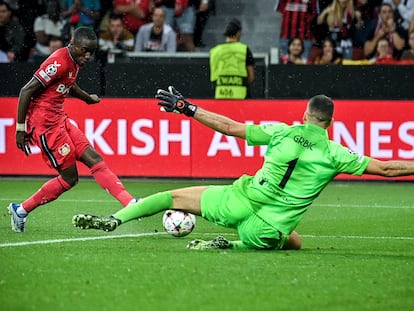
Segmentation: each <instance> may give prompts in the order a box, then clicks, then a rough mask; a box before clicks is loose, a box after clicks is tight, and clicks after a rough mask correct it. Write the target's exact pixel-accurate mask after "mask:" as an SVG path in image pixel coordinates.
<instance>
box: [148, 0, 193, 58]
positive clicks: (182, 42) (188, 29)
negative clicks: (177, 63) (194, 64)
mask: <svg viewBox="0 0 414 311" xmlns="http://www.w3.org/2000/svg"><path fill="white" fill-rule="evenodd" d="M156 4H157V6H161V7H163V8H164V10H165V13H166V19H165V22H166V23H167V24H168V25H170V26H171V28H172V29H174V30H175V31H176V32H177V34H178V36H177V39H178V44H177V49H178V50H183V51H186V52H194V51H195V45H194V28H195V20H196V16H195V11H194V7H193V6H192V5H191V3H190V0H157V1H156Z"/></svg>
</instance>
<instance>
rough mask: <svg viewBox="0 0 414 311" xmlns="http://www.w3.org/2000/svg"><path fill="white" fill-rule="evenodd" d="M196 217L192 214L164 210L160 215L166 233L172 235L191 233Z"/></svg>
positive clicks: (178, 235)
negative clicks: (161, 215)
mask: <svg viewBox="0 0 414 311" xmlns="http://www.w3.org/2000/svg"><path fill="white" fill-rule="evenodd" d="M195 223H196V218H195V216H194V215H193V214H190V213H187V212H183V211H178V210H166V211H165V213H164V216H163V217H162V224H163V226H164V228H165V231H167V233H168V234H170V235H172V236H174V237H183V236H186V235H188V234H190V233H191V231H193V229H194V227H195Z"/></svg>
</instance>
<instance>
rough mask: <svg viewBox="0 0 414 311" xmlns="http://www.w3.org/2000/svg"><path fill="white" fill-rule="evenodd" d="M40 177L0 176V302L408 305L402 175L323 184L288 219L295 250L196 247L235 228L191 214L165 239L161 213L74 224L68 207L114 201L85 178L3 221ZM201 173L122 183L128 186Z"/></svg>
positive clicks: (413, 302)
mask: <svg viewBox="0 0 414 311" xmlns="http://www.w3.org/2000/svg"><path fill="white" fill-rule="evenodd" d="M45 180H46V179H32V180H27V179H5V178H3V179H1V180H0V204H1V205H2V206H3V207H2V209H1V211H2V212H1V214H0V215H1V217H0V219H1V222H0V265H1V270H0V272H1V273H0V309H1V310H4V311H9V310H41V311H49V310H53V311H57V310H59V311H61V310H77V311H79V310H88V311H95V310H100V311H101V310H122V311H127V310H156V311H158V310H214V311H216V310H217V311H222V310H231V311H233V310H248V311H251V310H260V311H262V310H298V311H303V310H347V311H348V310H375V311H378V310H387V311H389V310H399V311H400V310H407V311H408V310H414V227H413V224H414V204H413V201H414V196H413V193H414V192H413V184H412V183H406V182H392V183H376V182H370V183H363V182H334V183H332V184H331V185H329V186H328V187H327V188H326V189H325V190H324V192H323V193H322V194H321V196H320V197H319V198H318V200H317V201H316V202H315V203H314V204H313V205H312V206H311V207H310V210H309V211H308V212H307V213H306V214H305V216H304V218H303V220H302V222H301V224H300V225H299V226H298V228H297V231H298V232H299V233H300V234H301V235H302V239H303V249H302V250H300V251H284V252H277V251H261V252H259V251H227V250H226V251H223V250H222V251H218V250H217V251H216V250H213V251H203V252H197V251H190V250H187V249H186V248H185V246H186V244H187V243H188V242H189V241H190V240H192V239H194V238H203V239H210V238H213V237H214V236H216V235H217V234H223V235H225V236H226V237H227V238H229V239H236V238H237V235H236V232H235V231H234V230H231V229H226V228H222V227H218V226H215V225H213V224H210V223H208V222H206V221H204V220H203V219H201V218H200V217H198V218H197V224H196V228H195V230H194V231H193V233H191V234H190V235H189V236H186V237H184V238H174V237H171V236H169V235H167V234H166V233H164V232H163V228H162V224H161V217H162V214H158V215H154V216H152V217H149V218H146V219H143V220H141V221H131V222H129V223H127V224H125V225H123V226H121V227H120V228H119V229H117V230H116V231H114V232H111V233H105V232H101V231H92V230H91V231H89V230H79V229H78V228H74V227H73V226H72V224H71V218H72V216H73V215H74V214H76V213H80V212H91V213H95V214H102V215H108V214H111V213H113V212H115V211H116V210H118V209H119V208H120V207H121V206H120V205H119V204H118V202H117V201H115V200H114V199H113V198H112V197H110V196H109V194H107V193H106V192H105V191H103V190H101V189H100V188H99V186H97V185H96V184H95V183H94V182H93V181H92V180H89V179H82V180H81V181H80V183H79V185H77V186H76V187H75V188H74V189H72V190H71V191H69V192H67V193H65V194H63V195H62V197H61V198H59V199H58V200H57V201H55V202H52V203H50V204H48V205H46V206H41V207H39V208H38V209H37V210H35V211H34V212H33V213H32V214H31V215H30V216H29V218H28V221H27V226H26V232H25V233H24V234H17V233H14V232H12V231H11V229H10V218H9V216H8V215H7V210H6V206H7V205H8V204H9V203H10V202H12V201H15V202H20V201H21V200H23V199H25V198H26V197H27V196H29V195H30V194H32V193H33V192H34V191H35V190H37V188H39V187H40V185H41V184H42V183H43V182H44V181H45ZM206 183H208V182H206V181H204V182H203V181H193V180H189V181H188V180H186V181H182V180H175V181H174V180H172V181H170V180H161V181H160V180H135V181H134V180H126V181H125V186H126V187H127V188H128V190H130V191H131V193H133V194H134V195H136V196H137V197H139V196H146V195H148V194H151V193H154V192H156V191H162V190H166V189H173V188H179V187H184V186H188V185H198V184H206ZM210 183H226V181H210Z"/></svg>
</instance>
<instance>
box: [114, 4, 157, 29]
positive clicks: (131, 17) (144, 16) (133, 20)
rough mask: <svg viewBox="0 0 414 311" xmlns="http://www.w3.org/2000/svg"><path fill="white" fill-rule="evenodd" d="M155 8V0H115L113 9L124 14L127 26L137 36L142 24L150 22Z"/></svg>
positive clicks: (123, 18) (123, 17)
mask: <svg viewBox="0 0 414 311" xmlns="http://www.w3.org/2000/svg"><path fill="white" fill-rule="evenodd" d="M153 9H154V1H153V0H140V1H135V0H114V8H113V11H114V12H115V13H116V14H120V15H122V21H123V23H124V26H125V28H126V29H127V30H128V31H130V32H131V33H132V34H133V35H134V36H135V35H136V34H137V33H138V30H139V28H140V27H141V26H142V25H145V24H147V23H149V22H150V15H151V13H152V11H153Z"/></svg>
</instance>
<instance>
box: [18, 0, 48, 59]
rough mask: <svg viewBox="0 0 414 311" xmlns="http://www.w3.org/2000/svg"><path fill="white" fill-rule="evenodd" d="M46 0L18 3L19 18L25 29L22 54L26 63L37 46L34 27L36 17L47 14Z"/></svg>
mask: <svg viewBox="0 0 414 311" xmlns="http://www.w3.org/2000/svg"><path fill="white" fill-rule="evenodd" d="M44 2H45V1H44V0H39V1H18V3H19V7H18V10H17V18H18V19H19V23H20V25H22V27H23V29H24V33H25V36H24V43H23V52H22V61H26V60H27V59H28V58H29V56H31V55H32V53H34V46H35V44H36V35H35V33H34V29H33V25H34V21H35V19H36V17H38V16H40V15H42V14H45V13H46V5H45V3H44Z"/></svg>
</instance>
